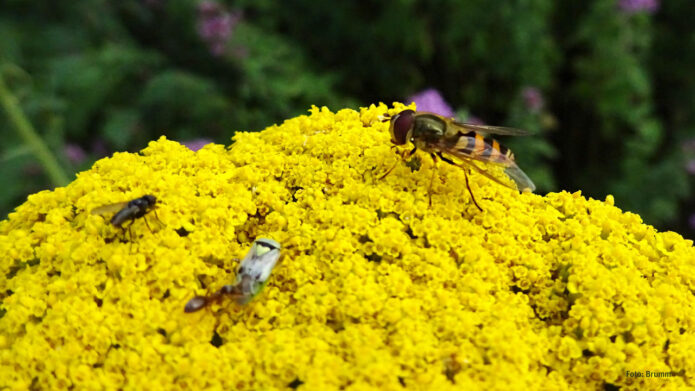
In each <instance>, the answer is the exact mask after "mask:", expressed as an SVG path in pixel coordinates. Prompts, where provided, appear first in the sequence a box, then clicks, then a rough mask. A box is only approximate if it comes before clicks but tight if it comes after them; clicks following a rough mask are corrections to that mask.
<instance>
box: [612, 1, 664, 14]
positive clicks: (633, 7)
mask: <svg viewBox="0 0 695 391" xmlns="http://www.w3.org/2000/svg"><path fill="white" fill-rule="evenodd" d="M618 8H620V10H621V11H622V12H624V13H626V14H635V13H637V12H642V11H644V12H647V13H650V14H653V13H654V12H656V11H657V10H658V9H659V0H618Z"/></svg>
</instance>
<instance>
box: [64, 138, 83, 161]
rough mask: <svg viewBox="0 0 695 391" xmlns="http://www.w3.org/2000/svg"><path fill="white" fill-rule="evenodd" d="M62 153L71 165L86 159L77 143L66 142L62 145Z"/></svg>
mask: <svg viewBox="0 0 695 391" xmlns="http://www.w3.org/2000/svg"><path fill="white" fill-rule="evenodd" d="M63 155H65V157H66V158H67V159H68V161H70V163H72V164H73V165H78V164H80V163H82V162H83V161H85V159H87V154H86V153H85V151H84V149H82V147H80V146H79V145H77V144H73V143H67V144H65V145H64V146H63Z"/></svg>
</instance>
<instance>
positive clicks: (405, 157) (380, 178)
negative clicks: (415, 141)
mask: <svg viewBox="0 0 695 391" xmlns="http://www.w3.org/2000/svg"><path fill="white" fill-rule="evenodd" d="M391 148H393V147H391ZM415 151H417V147H415V148H413V150H412V151H410V152H407V151H406V152H403V153H402V154H401V160H405V159H407V158H408V157H410V155H412V154H414V153H415ZM398 163H399V162H398V161H396V162H395V163H394V164H393V166H391V168H389V170H388V171H386V174H384V175H382V176H380V177H379V178H378V180H382V179H384V178H386V176H387V175H388V174H390V173H391V171H393V169H394V168H396V166H397V165H398Z"/></svg>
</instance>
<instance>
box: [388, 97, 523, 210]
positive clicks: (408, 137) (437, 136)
mask: <svg viewBox="0 0 695 391" xmlns="http://www.w3.org/2000/svg"><path fill="white" fill-rule="evenodd" d="M382 121H383V122H386V121H390V122H391V123H390V126H389V132H390V133H391V142H392V143H394V144H395V145H405V144H406V143H408V142H411V143H412V144H413V145H414V148H413V149H412V150H411V151H407V150H406V151H405V152H403V153H402V154H401V156H402V158H403V159H407V158H408V157H409V156H411V155H412V154H414V153H415V151H417V150H418V149H421V150H423V151H425V152H429V154H430V155H431V156H432V159H433V160H434V162H435V164H436V163H437V158H439V159H441V160H443V161H445V162H447V163H449V164H453V165H455V166H458V167H461V168H463V169H464V171H463V172H464V174H465V177H466V187H467V188H468V192H469V193H470V195H471V199H472V200H473V203H474V204H475V206H476V207H478V209H480V211H482V210H483V209H482V208H481V207H480V205H478V202H477V201H476V200H475V197H474V196H473V192H472V191H471V187H470V185H469V184H468V169H473V170H475V171H477V172H478V173H480V174H482V175H484V176H486V177H487V178H489V179H491V180H493V181H495V182H497V183H499V184H501V185H503V186H506V187H510V188H512V189H514V190H520V191H524V190H526V189H528V190H530V191H534V190H535V189H536V186H535V185H534V184H533V182H531V180H530V179H529V177H528V176H526V174H524V172H523V171H521V169H520V168H519V166H517V165H516V163H515V162H514V154H513V153H512V151H510V150H509V149H508V148H506V147H504V146H502V145H501V144H500V143H498V142H497V140H493V139H492V138H489V137H487V135H488V134H497V135H503V136H523V135H527V134H528V133H527V132H526V131H523V130H520V129H514V128H506V127H500V126H486V125H473V124H466V123H461V122H457V121H456V120H455V119H453V118H446V117H442V116H441V115H437V114H434V113H428V112H424V111H420V112H415V111H413V110H403V111H401V112H400V113H398V114H396V115H394V116H393V117H388V116H384V117H382ZM444 153H446V154H448V155H451V156H453V157H454V158H456V159H457V161H456V162H455V161H453V160H451V159H450V158H448V157H446V156H444V155H443V154H444ZM475 162H481V163H484V164H490V165H498V166H502V167H504V172H505V174H507V176H509V178H511V179H512V180H513V181H514V183H515V184H516V188H513V187H511V186H509V185H508V184H505V183H503V182H501V181H500V180H499V179H497V178H495V177H494V176H493V175H492V174H490V173H489V172H488V171H487V170H485V169H484V168H482V167H480V166H478V165H477V164H476V163H475ZM396 164H397V163H396ZM395 167H396V165H394V166H393V167H391V168H390V169H389V170H388V171H387V172H386V173H385V174H384V175H382V176H381V178H380V179H383V178H385V177H386V176H387V175H388V174H389V173H391V171H393V169H394V168H395ZM434 173H435V171H434V170H433V172H432V179H431V180H430V189H431V187H432V182H433V181H434ZM430 204H432V195H431V193H430Z"/></svg>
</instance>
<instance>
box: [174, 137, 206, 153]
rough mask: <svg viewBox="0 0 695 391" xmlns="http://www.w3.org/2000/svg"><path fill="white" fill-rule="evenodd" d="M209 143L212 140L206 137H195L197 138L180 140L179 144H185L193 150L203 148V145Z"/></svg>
mask: <svg viewBox="0 0 695 391" xmlns="http://www.w3.org/2000/svg"><path fill="white" fill-rule="evenodd" d="M210 143H212V140H208V139H206V138H197V139H193V140H188V141H182V142H181V144H183V145H185V146H187V147H188V149H190V150H191V151H193V152H195V151H197V150H199V149H201V148H203V147H204V146H206V145H208V144H210Z"/></svg>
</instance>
